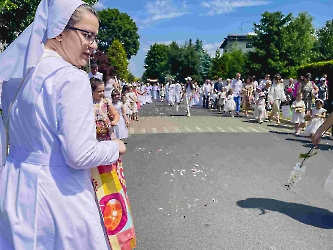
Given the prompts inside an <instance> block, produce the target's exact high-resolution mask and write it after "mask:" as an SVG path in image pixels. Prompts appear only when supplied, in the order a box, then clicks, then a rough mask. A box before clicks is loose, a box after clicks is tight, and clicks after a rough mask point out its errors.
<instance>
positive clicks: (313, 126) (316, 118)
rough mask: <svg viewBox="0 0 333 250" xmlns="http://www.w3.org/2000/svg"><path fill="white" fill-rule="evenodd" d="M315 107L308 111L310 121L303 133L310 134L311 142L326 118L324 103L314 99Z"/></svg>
mask: <svg viewBox="0 0 333 250" xmlns="http://www.w3.org/2000/svg"><path fill="white" fill-rule="evenodd" d="M315 103H316V107H315V108H312V109H311V111H310V119H311V121H310V122H309V124H308V125H307V126H306V128H305V131H304V133H305V134H310V139H311V140H312V137H313V135H314V134H315V133H316V131H317V129H318V128H319V127H320V126H321V125H322V124H323V123H324V119H325V118H326V112H327V110H326V109H324V108H323V106H324V101H323V100H321V99H316V102H315Z"/></svg>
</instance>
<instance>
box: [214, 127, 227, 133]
mask: <svg viewBox="0 0 333 250" xmlns="http://www.w3.org/2000/svg"><path fill="white" fill-rule="evenodd" d="M216 128H217V129H218V130H220V131H221V132H223V133H226V132H227V131H225V130H223V129H222V128H220V127H216Z"/></svg>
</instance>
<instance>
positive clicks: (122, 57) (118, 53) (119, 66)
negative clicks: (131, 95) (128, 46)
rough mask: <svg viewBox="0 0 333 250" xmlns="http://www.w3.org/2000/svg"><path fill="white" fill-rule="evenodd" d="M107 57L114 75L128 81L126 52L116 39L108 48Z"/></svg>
mask: <svg viewBox="0 0 333 250" xmlns="http://www.w3.org/2000/svg"><path fill="white" fill-rule="evenodd" d="M106 54H107V57H108V60H109V63H110V64H111V65H112V66H113V67H114V72H115V74H116V75H117V76H118V77H119V78H120V79H125V80H126V81H127V80H128V60H127V57H126V52H125V49H124V47H123V45H122V44H121V42H120V41H118V40H117V39H116V40H114V41H113V43H112V44H111V46H110V47H109V48H108V51H107V53H106Z"/></svg>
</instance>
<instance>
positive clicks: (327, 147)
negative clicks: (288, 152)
mask: <svg viewBox="0 0 333 250" xmlns="http://www.w3.org/2000/svg"><path fill="white" fill-rule="evenodd" d="M303 138H304V139H303ZM305 138H306V139H305ZM286 141H297V142H300V143H304V144H303V147H305V148H309V149H310V148H312V147H313V144H312V143H311V142H310V140H309V139H308V137H301V138H286ZM327 141H330V139H329V138H323V139H322V140H321V143H320V144H319V145H318V146H317V148H318V149H319V150H323V151H330V150H333V145H330V144H328V143H329V142H327Z"/></svg>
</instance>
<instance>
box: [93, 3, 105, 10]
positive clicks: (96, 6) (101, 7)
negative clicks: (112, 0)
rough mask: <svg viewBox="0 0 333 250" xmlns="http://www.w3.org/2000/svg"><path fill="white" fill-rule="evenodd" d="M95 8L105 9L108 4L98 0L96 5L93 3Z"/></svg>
mask: <svg viewBox="0 0 333 250" xmlns="http://www.w3.org/2000/svg"><path fill="white" fill-rule="evenodd" d="M93 7H94V9H95V10H102V9H105V8H106V6H105V5H104V3H102V2H100V1H98V2H96V3H95V4H94V5H93Z"/></svg>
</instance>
